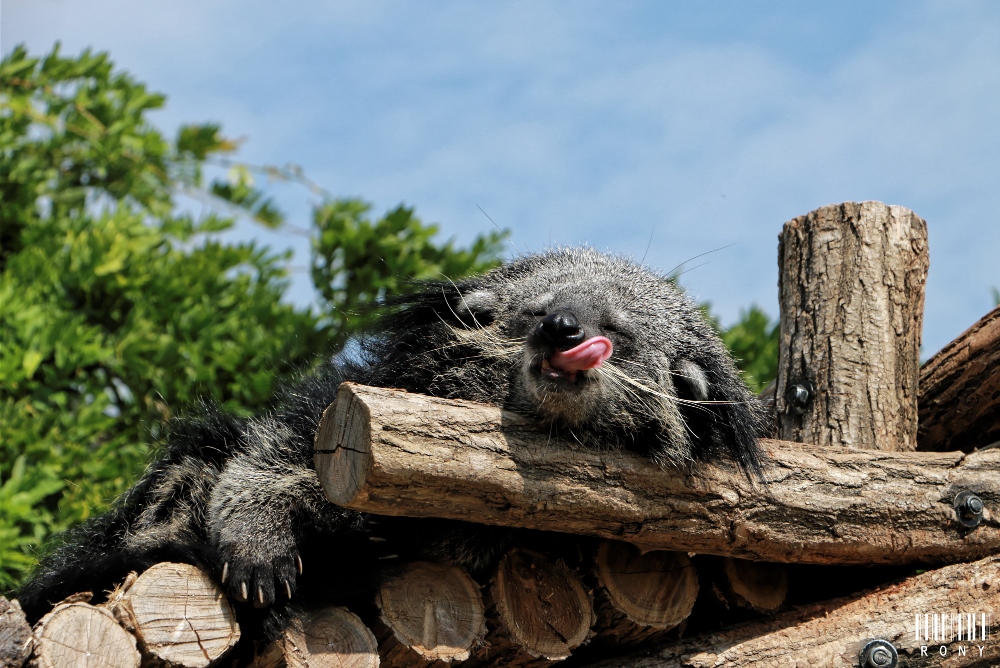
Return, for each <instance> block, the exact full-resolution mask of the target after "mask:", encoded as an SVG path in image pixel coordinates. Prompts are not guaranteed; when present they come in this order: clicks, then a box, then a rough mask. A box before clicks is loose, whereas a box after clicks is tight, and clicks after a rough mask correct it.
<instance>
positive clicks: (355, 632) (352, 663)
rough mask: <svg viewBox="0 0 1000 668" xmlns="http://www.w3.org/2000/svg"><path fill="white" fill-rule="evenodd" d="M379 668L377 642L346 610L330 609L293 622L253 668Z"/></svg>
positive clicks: (353, 615)
mask: <svg viewBox="0 0 1000 668" xmlns="http://www.w3.org/2000/svg"><path fill="white" fill-rule="evenodd" d="M281 665H284V666H287V668H378V666H379V658H378V642H377V641H376V640H375V636H374V635H373V634H372V632H371V631H370V630H369V629H368V627H367V626H365V625H364V623H363V622H362V621H361V619H360V618H359V617H358V616H357V615H355V614H354V613H352V612H350V611H349V610H347V609H346V608H341V607H330V608H323V609H320V610H316V611H313V612H312V613H310V614H308V615H306V616H305V617H301V618H298V619H296V620H294V621H293V622H292V623H291V624H290V625H289V627H288V628H287V629H286V630H285V632H284V634H283V635H282V637H281V638H280V639H278V640H277V641H276V642H274V643H273V644H272V645H270V646H269V647H268V648H267V650H266V651H265V652H264V653H263V654H262V655H261V656H259V657H258V658H257V661H255V663H254V667H255V668H275V667H276V666H281Z"/></svg>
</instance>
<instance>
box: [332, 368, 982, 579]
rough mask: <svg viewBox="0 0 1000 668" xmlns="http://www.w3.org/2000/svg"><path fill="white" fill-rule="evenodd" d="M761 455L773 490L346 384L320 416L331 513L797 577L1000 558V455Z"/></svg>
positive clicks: (833, 450)
mask: <svg viewBox="0 0 1000 668" xmlns="http://www.w3.org/2000/svg"><path fill="white" fill-rule="evenodd" d="M763 447H764V450H765V453H766V456H767V457H768V459H769V463H768V465H767V467H766V469H765V473H766V479H767V490H766V491H762V490H761V489H759V488H755V487H753V486H752V485H750V484H749V483H748V482H747V480H746V478H745V477H744V476H743V475H742V474H741V473H740V472H738V471H737V470H735V468H734V466H732V465H731V464H729V463H727V462H725V461H720V462H717V463H699V464H695V465H692V468H691V470H690V471H676V470H665V469H662V468H660V467H658V466H656V465H654V464H652V463H650V462H649V461H648V460H647V459H646V458H644V457H642V456H641V455H637V454H634V453H631V452H627V451H610V452H609V451H594V450H588V449H586V448H584V447H582V446H579V445H578V444H574V443H570V442H556V441H552V440H550V438H549V434H548V432H547V431H543V430H539V429H537V428H536V427H535V426H534V425H533V423H531V422H530V421H529V420H528V419H527V418H524V417H522V416H519V415H517V414H514V413H508V412H505V411H501V410H500V409H498V408H495V407H492V406H485V405H481V404H474V403H471V402H465V401H450V400H446V399H439V398H434V397H427V396H423V395H417V394H408V393H406V392H402V391H398V390H387V389H381V388H369V387H364V386H359V385H350V384H345V385H343V386H342V387H341V390H340V392H339V394H338V399H337V400H336V401H335V403H334V404H333V405H332V406H331V407H330V408H328V409H327V411H326V413H325V414H324V416H323V420H322V423H321V425H320V430H319V433H318V435H317V441H316V455H315V459H316V467H317V472H318V475H319V476H320V480H321V482H322V484H323V488H324V491H325V493H326V496H327V498H328V499H330V500H331V501H333V502H334V503H337V504H340V505H343V506H347V507H350V508H354V509H356V510H361V511H366V512H371V513H375V514H380V515H408V516H412V517H441V518H448V519H457V520H466V521H472V522H480V523H484V524H494V525H503V526H516V527H525V528H530V529H541V530H546V531H559V532H564V533H577V534H586V535H592V536H596V537H598V538H608V539H612V540H624V541H628V542H630V543H634V544H637V545H640V546H643V547H644V548H645V549H666V550H676V551H684V552H696V553H703V554H717V555H721V556H732V557H738V558H742V559H755V560H760V561H776V562H793V563H816V564H823V563H842V564H875V563H884V564H891V563H896V564H904V563H913V562H920V561H925V562H953V561H962V560H965V561H968V560H972V559H976V558H979V557H982V556H984V555H988V554H993V553H996V552H997V551H1000V449H992V450H984V451H980V452H974V453H972V454H969V455H963V454H962V453H913V452H871V451H858V450H855V449H851V448H843V447H833V446H828V447H817V446H810V445H801V444H797V443H787V442H782V441H764V442H763ZM960 490H972V491H974V492H975V493H976V494H978V495H979V496H980V497H981V499H982V500H983V502H984V503H985V506H986V510H985V512H984V516H983V521H982V523H981V524H980V525H979V526H978V527H977V528H975V529H973V530H971V531H970V530H967V529H965V528H964V527H962V526H960V525H959V524H958V523H957V522H956V516H955V511H954V508H953V502H954V498H955V496H956V494H957V493H958V492H959V491H960Z"/></svg>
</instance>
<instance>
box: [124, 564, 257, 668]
mask: <svg viewBox="0 0 1000 668" xmlns="http://www.w3.org/2000/svg"><path fill="white" fill-rule="evenodd" d="M117 598H119V599H120V601H119V602H116V603H115V602H113V605H114V606H115V608H116V611H117V612H118V613H119V616H124V617H125V618H126V619H127V620H128V625H129V626H130V627H133V628H134V629H135V633H136V636H137V637H138V638H139V640H140V642H141V644H142V648H143V650H144V652H145V653H146V654H147V655H149V656H150V657H155V658H157V659H159V660H161V661H164V662H166V663H169V664H172V665H178V666H184V667H185V668H205V667H206V666H209V665H211V664H212V663H214V662H215V661H216V660H218V659H219V658H220V657H222V656H223V655H224V654H226V652H228V651H229V650H230V649H232V647H233V645H235V644H236V642H237V641H238V640H239V639H240V627H239V625H238V624H237V623H236V616H235V614H234V613H233V608H232V606H231V605H230V603H229V600H228V599H227V598H226V596H225V594H224V593H223V592H222V590H221V589H220V588H219V586H218V585H217V584H216V583H215V581H214V580H212V579H211V578H210V577H208V576H207V575H206V574H205V573H204V572H202V571H201V570H199V569H198V568H195V567H194V566H190V565H188V564H176V563H160V564H156V565H155V566H152V567H151V568H149V569H148V570H147V571H145V572H144V573H143V574H142V575H140V576H139V578H138V579H137V580H136V581H135V583H134V584H132V586H131V587H129V588H128V590H126V591H124V592H123V593H121V594H120V595H119V597H117Z"/></svg>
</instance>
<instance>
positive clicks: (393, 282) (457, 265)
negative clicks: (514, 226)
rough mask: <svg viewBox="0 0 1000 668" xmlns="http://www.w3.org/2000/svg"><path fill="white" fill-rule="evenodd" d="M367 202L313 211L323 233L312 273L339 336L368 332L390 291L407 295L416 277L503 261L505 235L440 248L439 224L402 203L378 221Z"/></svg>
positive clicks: (430, 277)
mask: <svg viewBox="0 0 1000 668" xmlns="http://www.w3.org/2000/svg"><path fill="white" fill-rule="evenodd" d="M370 209H371V206H370V205H369V204H367V203H365V202H362V201H361V200H357V199H351V200H336V201H332V202H326V203H325V204H323V205H322V206H319V207H317V208H316V209H315V210H314V212H313V223H314V225H315V228H316V231H317V236H316V241H315V243H314V244H313V255H312V277H313V283H314V284H315V285H316V286H317V288H318V290H319V293H320V296H321V297H322V299H323V302H324V306H325V308H324V311H325V312H326V313H328V314H329V317H330V318H331V319H332V320H333V324H334V329H335V331H337V332H338V337H339V338H338V341H340V342H343V341H344V340H345V339H346V337H348V336H350V335H351V334H352V333H354V332H356V331H358V330H361V329H364V327H365V326H366V325H367V324H369V322H370V321H371V318H372V317H373V313H372V307H373V306H374V305H375V304H377V303H378V302H379V301H381V300H382V299H383V298H384V297H385V296H386V295H393V294H407V293H411V292H412V291H414V290H416V289H418V288H419V286H420V284H419V282H418V281H423V280H442V279H446V278H454V277H456V276H464V275H466V274H468V273H474V272H480V271H485V270H487V269H489V268H490V267H492V266H494V265H496V264H497V261H496V259H495V257H496V252H497V250H498V248H497V247H498V244H499V242H500V235H499V234H498V233H492V234H489V235H487V236H485V237H483V236H480V237H477V238H476V239H475V240H474V241H473V243H472V245H471V246H470V247H469V248H467V249H459V248H455V246H454V244H453V243H452V242H450V241H449V242H447V243H445V244H444V245H434V244H433V243H431V239H432V238H433V237H434V235H436V234H437V231H438V228H437V226H436V225H425V224H423V223H422V222H420V220H419V219H418V218H417V217H416V216H414V215H413V209H409V208H407V207H404V206H400V207H397V208H396V209H393V210H392V211H390V212H389V213H388V214H386V215H385V216H383V217H382V218H380V219H379V220H377V221H375V222H372V221H371V219H370V218H369V216H368V212H369V210H370Z"/></svg>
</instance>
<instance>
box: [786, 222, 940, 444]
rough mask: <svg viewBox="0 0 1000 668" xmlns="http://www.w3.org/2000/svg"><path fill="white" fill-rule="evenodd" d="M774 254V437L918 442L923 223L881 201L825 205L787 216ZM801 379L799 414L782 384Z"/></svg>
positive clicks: (924, 270) (924, 263)
mask: <svg viewBox="0 0 1000 668" xmlns="http://www.w3.org/2000/svg"><path fill="white" fill-rule="evenodd" d="M778 258H779V259H778V265H779V277H778V289H779V299H780V302H781V347H780V353H779V359H778V379H777V380H778V385H777V391H776V400H777V403H776V409H777V415H778V438H780V439H782V440H787V441H798V442H801V443H814V444H816V445H839V446H848V447H855V448H869V449H876V450H895V451H908V450H914V449H916V446H917V374H918V365H919V349H920V331H921V326H922V323H923V308H924V283H925V281H926V278H927V268H928V264H929V261H928V254H927V223H925V222H924V220H923V219H921V218H920V217H918V216H917V215H916V214H914V213H913V212H912V211H910V210H908V209H904V208H903V207H899V206H887V205H885V204H883V203H881V202H861V203H856V202H846V203H844V204H836V205H830V206H825V207H822V208H820V209H817V210H816V211H813V212H811V213H808V214H806V215H804V216H800V217H798V218H795V219H793V220H790V221H788V222H787V223H785V227H784V229H783V230H782V232H781V235H780V236H779V244H778ZM805 381H808V382H810V383H811V384H812V386H813V392H811V395H812V396H811V397H810V401H809V403H808V405H807V406H805V407H804V413H799V412H796V410H795V407H794V405H792V403H791V402H790V398H789V396H788V392H789V390H790V389H791V388H793V386H794V385H796V384H804V383H805Z"/></svg>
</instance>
